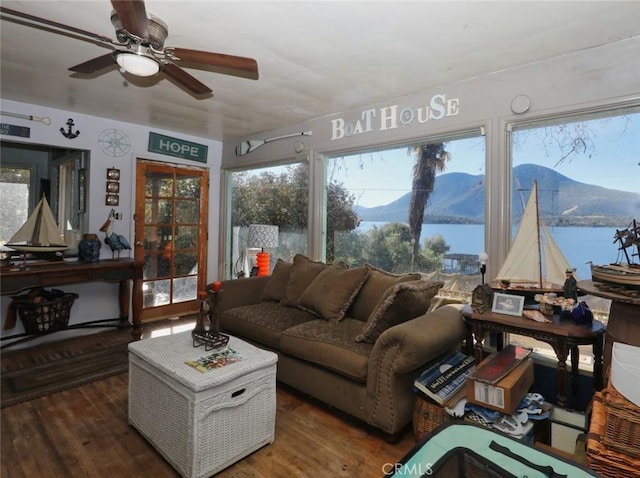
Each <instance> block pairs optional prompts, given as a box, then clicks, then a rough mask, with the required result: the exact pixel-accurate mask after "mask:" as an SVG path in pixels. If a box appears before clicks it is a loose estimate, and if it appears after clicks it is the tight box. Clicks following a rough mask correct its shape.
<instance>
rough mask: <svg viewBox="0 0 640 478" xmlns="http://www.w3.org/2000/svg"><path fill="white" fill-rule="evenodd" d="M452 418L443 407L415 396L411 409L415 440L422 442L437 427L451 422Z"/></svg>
mask: <svg viewBox="0 0 640 478" xmlns="http://www.w3.org/2000/svg"><path fill="white" fill-rule="evenodd" d="M451 420H452V418H451V416H449V414H448V413H447V412H446V411H445V409H444V407H442V406H441V405H438V404H437V403H435V402H432V401H431V400H428V399H427V398H425V397H422V396H420V395H416V402H415V405H414V407H413V434H414V436H415V437H416V440H418V441H419V440H422V439H423V438H424V437H425V435H427V434H428V433H430V432H431V431H432V430H433V429H434V428H436V427H437V426H438V425H442V424H443V423H447V422H449V421H451Z"/></svg>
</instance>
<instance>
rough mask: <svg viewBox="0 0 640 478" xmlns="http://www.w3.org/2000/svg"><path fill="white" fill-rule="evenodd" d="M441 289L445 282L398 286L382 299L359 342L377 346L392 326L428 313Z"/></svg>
mask: <svg viewBox="0 0 640 478" xmlns="http://www.w3.org/2000/svg"><path fill="white" fill-rule="evenodd" d="M442 286H444V282H434V281H426V280H417V281H412V282H401V283H399V284H396V285H395V286H393V287H392V288H391V290H389V291H387V292H386V293H385V295H384V296H383V297H382V298H381V299H380V301H379V302H378V305H377V306H376V309H375V310H374V311H373V312H372V313H371V316H370V317H369V320H367V324H366V325H365V326H364V328H363V329H362V332H361V333H360V335H358V336H357V337H356V342H367V343H371V344H374V343H375V342H376V340H378V337H380V334H382V332H384V331H385V330H387V329H388V328H389V327H393V326H394V325H398V324H401V323H402V322H406V321H407V320H411V319H413V318H414V317H418V316H419V315H421V314H424V313H426V312H427V311H428V310H429V305H430V303H431V299H432V298H433V297H434V296H435V295H436V294H437V293H438V291H439V290H440V289H441V288H442Z"/></svg>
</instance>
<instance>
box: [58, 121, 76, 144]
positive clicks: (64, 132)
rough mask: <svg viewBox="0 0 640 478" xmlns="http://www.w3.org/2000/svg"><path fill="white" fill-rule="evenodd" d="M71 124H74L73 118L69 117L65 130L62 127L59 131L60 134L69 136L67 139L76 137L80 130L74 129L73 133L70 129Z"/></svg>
mask: <svg viewBox="0 0 640 478" xmlns="http://www.w3.org/2000/svg"><path fill="white" fill-rule="evenodd" d="M73 126H74V124H73V119H72V118H69V119H68V120H67V131H65V130H64V128H60V132H61V133H62V136H64V137H65V138H69V139H73V138H77V137H78V135H79V134H80V131H78V130H76V132H75V133H74V132H73V131H71V129H72V128H73Z"/></svg>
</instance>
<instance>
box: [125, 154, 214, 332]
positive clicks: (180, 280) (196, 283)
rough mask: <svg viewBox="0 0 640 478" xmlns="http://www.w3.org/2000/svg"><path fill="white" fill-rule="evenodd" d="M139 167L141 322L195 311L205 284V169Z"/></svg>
mask: <svg viewBox="0 0 640 478" xmlns="http://www.w3.org/2000/svg"><path fill="white" fill-rule="evenodd" d="M137 168H138V172H137V184H136V197H137V200H136V250H135V258H136V260H139V261H142V262H143V263H144V268H143V287H142V293H143V304H144V310H143V314H142V318H143V321H145V320H146V321H148V320H155V319H161V318H165V317H172V316H178V315H185V314H188V313H192V312H196V311H197V310H198V302H197V299H198V291H199V290H204V287H205V280H206V252H207V250H206V245H207V227H206V223H207V220H206V218H207V215H208V202H207V198H208V194H209V192H208V190H209V186H208V182H209V179H208V178H209V176H208V171H207V170H206V169H199V168H184V167H179V166H174V165H166V164H158V163H150V162H147V161H139V162H138V166H137Z"/></svg>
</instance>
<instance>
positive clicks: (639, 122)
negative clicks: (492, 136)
mask: <svg viewBox="0 0 640 478" xmlns="http://www.w3.org/2000/svg"><path fill="white" fill-rule="evenodd" d="M638 138H640V110H639V109H637V108H636V109H628V110H623V111H615V112H612V113H610V115H609V116H603V115H598V116H595V115H594V116H591V117H586V118H585V117H582V118H571V119H570V121H569V120H567V119H566V118H565V119H564V120H563V121H562V122H559V121H555V122H550V121H549V122H546V123H545V122H540V123H534V124H527V125H517V126H515V127H514V128H513V133H512V138H511V144H512V166H513V169H512V208H511V217H512V220H511V223H512V226H513V231H512V232H513V233H515V231H516V230H517V227H518V224H519V222H520V216H521V214H522V209H523V207H522V204H523V203H524V202H526V201H527V198H528V194H529V193H530V191H531V188H532V184H533V181H534V180H536V181H537V185H538V186H537V187H538V202H539V208H538V209H539V215H540V218H541V220H542V221H544V223H545V224H546V225H547V226H548V228H549V230H550V232H551V235H552V237H553V239H554V241H555V242H556V244H557V245H558V247H559V249H560V251H561V252H562V253H563V255H564V257H565V258H566V260H567V261H568V263H569V264H570V266H571V267H572V268H574V269H575V270H576V277H577V279H578V280H581V279H591V271H590V266H589V262H593V263H594V264H601V263H603V264H607V263H610V262H615V261H616V260H617V254H618V250H617V247H616V246H615V245H614V243H613V236H614V234H615V231H616V229H622V228H624V227H626V226H628V224H629V223H630V222H631V220H632V219H634V218H637V214H638V193H639V192H640V167H639V166H640V162H639V160H640V142H639V141H638ZM581 300H586V301H587V303H588V304H589V306H590V307H591V309H592V310H593V311H594V313H595V315H596V318H598V319H600V320H602V321H603V322H604V323H606V322H607V319H608V313H609V306H610V301H608V300H606V299H602V298H599V297H592V296H587V297H584V298H581ZM511 340H512V342H518V343H520V344H523V340H524V338H522V337H519V336H512V339H511ZM524 345H531V346H534V344H526V343H525V344H524ZM535 347H536V348H537V351H539V352H541V353H547V354H549V355H550V356H555V354H553V351H552V350H551V349H550V348H549V347H547V348H539V347H540V342H536V343H535ZM580 358H581V361H582V362H584V364H586V365H588V366H590V365H591V364H592V355H591V350H589V347H586V348H585V350H582V348H581V356H580Z"/></svg>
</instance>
